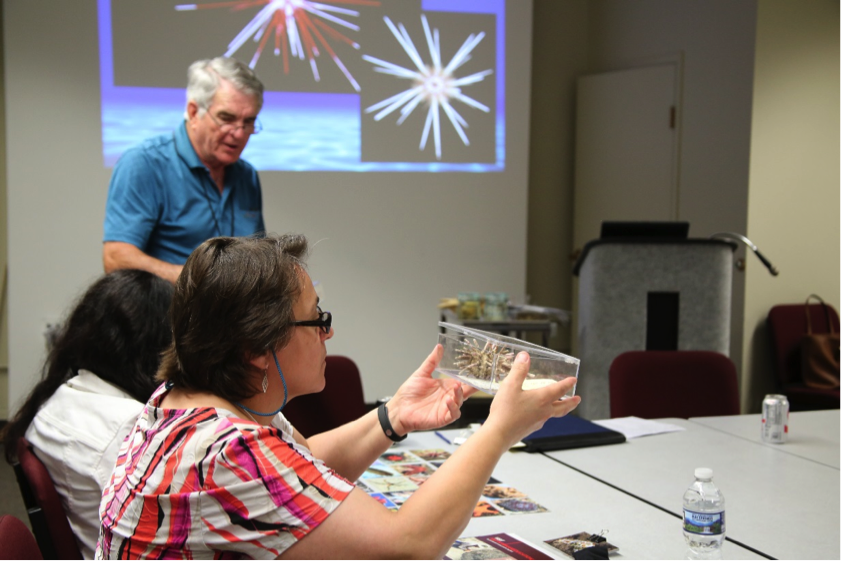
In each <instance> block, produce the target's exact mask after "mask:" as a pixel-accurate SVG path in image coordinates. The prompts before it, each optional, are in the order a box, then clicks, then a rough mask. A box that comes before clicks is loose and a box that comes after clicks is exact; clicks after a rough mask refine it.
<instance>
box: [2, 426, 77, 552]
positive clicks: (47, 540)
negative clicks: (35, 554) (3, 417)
mask: <svg viewBox="0 0 841 561" xmlns="http://www.w3.org/2000/svg"><path fill="white" fill-rule="evenodd" d="M17 456H18V458H17V462H16V463H14V464H12V467H13V468H14V470H15V475H16V476H17V480H18V487H20V493H21V495H22V496H23V504H24V506H25V507H26V511H27V514H28V515H29V522H30V524H31V525H32V532H33V533H34V534H35V539H36V541H37V542H38V547H39V548H40V550H41V554H42V555H43V556H44V559H81V558H82V554H81V552H80V551H79V544H77V543H76V536H75V535H74V534H73V530H71V529H70V523H69V522H68V521H67V514H66V513H65V512H64V506H63V505H62V504H61V497H59V495H58V492H57V491H56V489H55V484H54V483H53V480H52V479H51V478H50V473H49V472H48V471H47V468H46V467H44V464H43V463H41V460H39V459H38V457H37V456H36V455H35V453H34V452H33V451H32V445H31V444H30V443H29V442H28V441H27V440H26V439H25V438H21V439H20V440H19V441H18V445H17Z"/></svg>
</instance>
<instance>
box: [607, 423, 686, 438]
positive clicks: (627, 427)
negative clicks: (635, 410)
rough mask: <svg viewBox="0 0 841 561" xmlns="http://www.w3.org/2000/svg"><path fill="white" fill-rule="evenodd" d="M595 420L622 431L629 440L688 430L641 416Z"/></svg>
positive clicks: (609, 427) (608, 427)
mask: <svg viewBox="0 0 841 561" xmlns="http://www.w3.org/2000/svg"><path fill="white" fill-rule="evenodd" d="M593 422H594V423H595V424H597V425H600V426H603V427H604V428H606V429H611V430H615V431H617V432H621V433H622V434H624V435H625V438H627V439H628V440H630V439H632V438H638V437H640V436H649V435H652V434H662V433H666V432H675V431H680V430H686V429H685V428H683V427H679V426H677V425H670V424H669V423H661V422H660V421H651V420H649V419H640V418H639V417H620V418H618V419H604V420H602V421H593Z"/></svg>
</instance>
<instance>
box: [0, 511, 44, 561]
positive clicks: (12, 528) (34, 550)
mask: <svg viewBox="0 0 841 561" xmlns="http://www.w3.org/2000/svg"><path fill="white" fill-rule="evenodd" d="M0 544H3V546H2V547H0V559H43V557H42V556H41V550H40V549H38V543H37V542H36V541H35V536H33V535H32V532H30V531H29V528H27V527H26V524H24V523H23V522H22V521H21V520H19V519H18V518H17V517H15V516H12V515H11V514H4V515H2V516H0Z"/></svg>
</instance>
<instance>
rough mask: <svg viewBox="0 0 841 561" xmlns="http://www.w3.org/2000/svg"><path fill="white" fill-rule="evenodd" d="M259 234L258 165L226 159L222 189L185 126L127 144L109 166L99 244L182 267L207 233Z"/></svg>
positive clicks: (260, 201)
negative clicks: (130, 248) (118, 245)
mask: <svg viewBox="0 0 841 561" xmlns="http://www.w3.org/2000/svg"><path fill="white" fill-rule="evenodd" d="M264 232H265V226H264V224H263V197H262V193H261V192H260V179H259V178H258V177H257V170H255V169H254V168H253V167H252V166H251V164H249V163H248V162H246V161H244V160H242V159H240V160H239V161H237V162H235V163H234V164H231V165H230V166H228V167H227V168H225V187H224V189H223V191H222V193H221V194H220V193H219V189H218V188H217V187H216V184H215V183H214V182H213V179H211V177H210V171H209V170H208V169H207V168H206V167H205V166H204V164H202V163H201V160H199V157H198V155H197V154H196V151H195V150H194V149H193V145H192V144H191V143H190V139H189V137H188V136H187V127H186V124H184V123H182V124H181V126H180V127H178V128H177V129H176V130H175V131H173V132H172V133H168V134H163V135H161V136H156V137H154V138H150V139H148V140H145V141H143V142H142V143H140V144H139V145H137V146H135V147H133V148H130V149H129V150H127V151H126V152H125V153H124V154H123V155H122V157H120V159H119V161H118V162H117V165H116V166H114V173H113V174H112V175H111V184H110V185H109V187H108V202H107V203H106V205H105V235H104V237H103V241H106V242H109V241H113V242H126V243H130V244H132V245H134V246H136V247H138V248H139V249H140V250H141V251H143V252H144V253H146V254H147V255H151V256H152V257H155V258H157V259H160V260H162V261H166V262H168V263H175V264H178V265H183V264H184V262H185V261H186V260H187V257H188V256H189V255H190V253H192V251H193V250H194V249H195V248H196V247H198V246H199V245H200V244H201V243H202V242H203V241H205V240H207V239H208V238H214V237H217V236H249V235H252V234H262V233H264Z"/></svg>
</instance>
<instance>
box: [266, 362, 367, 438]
mask: <svg viewBox="0 0 841 561" xmlns="http://www.w3.org/2000/svg"><path fill="white" fill-rule="evenodd" d="M324 377H325V379H326V385H325V387H324V389H323V390H322V391H321V392H319V393H314V394H309V395H302V396H299V397H296V398H295V399H293V400H292V401H290V402H289V403H288V404H287V405H286V407H284V408H283V415H284V417H286V418H287V420H289V422H290V423H292V425H293V426H294V427H295V428H296V429H298V432H300V433H301V434H302V435H303V436H304V437H305V438H308V437H310V436H313V435H315V434H319V433H321V432H325V431H328V430H330V429H334V428H336V427H338V426H341V425H343V424H345V423H348V422H350V421H354V420H356V419H358V418H359V417H361V416H362V415H364V414H365V413H367V412H368V407H367V406H366V405H365V396H364V394H363V393H362V377H361V376H360V374H359V368H357V366H356V363H355V362H353V360H351V359H349V358H348V357H346V356H337V355H334V356H328V357H327V366H326V367H325V369H324Z"/></svg>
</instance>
